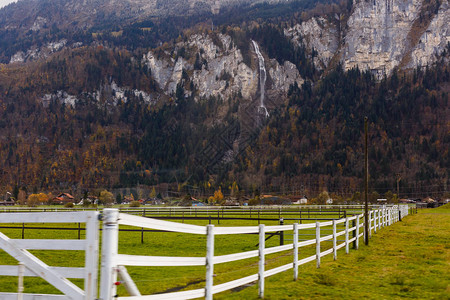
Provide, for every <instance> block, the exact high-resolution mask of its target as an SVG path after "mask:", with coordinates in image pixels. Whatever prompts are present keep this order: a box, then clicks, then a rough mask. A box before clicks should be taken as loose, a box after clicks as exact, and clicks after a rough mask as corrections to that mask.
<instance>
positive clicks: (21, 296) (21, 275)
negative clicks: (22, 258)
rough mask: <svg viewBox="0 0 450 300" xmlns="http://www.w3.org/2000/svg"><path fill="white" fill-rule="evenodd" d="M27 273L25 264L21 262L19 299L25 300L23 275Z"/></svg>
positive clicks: (18, 288)
mask: <svg viewBox="0 0 450 300" xmlns="http://www.w3.org/2000/svg"><path fill="white" fill-rule="evenodd" d="M24 273H25V265H24V264H23V263H21V262H20V263H19V274H18V275H19V282H18V285H17V300H23V291H24V289H23V275H24Z"/></svg>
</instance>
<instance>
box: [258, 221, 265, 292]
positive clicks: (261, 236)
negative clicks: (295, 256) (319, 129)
mask: <svg viewBox="0 0 450 300" xmlns="http://www.w3.org/2000/svg"><path fill="white" fill-rule="evenodd" d="M265 238H266V236H265V230H264V224H260V225H259V264H258V267H259V269H258V288H259V298H264V263H265V257H264V248H265Z"/></svg>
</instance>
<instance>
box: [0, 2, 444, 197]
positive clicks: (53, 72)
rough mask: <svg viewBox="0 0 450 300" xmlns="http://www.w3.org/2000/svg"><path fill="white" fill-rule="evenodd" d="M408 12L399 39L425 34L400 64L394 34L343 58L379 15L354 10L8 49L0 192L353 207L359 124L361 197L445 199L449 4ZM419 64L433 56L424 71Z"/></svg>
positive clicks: (340, 7)
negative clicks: (260, 196)
mask: <svg viewBox="0 0 450 300" xmlns="http://www.w3.org/2000/svg"><path fill="white" fill-rule="evenodd" d="M29 2H30V3H31V2H32V1H29ZM23 3H27V1H23ZM23 3H22V4H23ZM390 3H391V2H390ZM408 3H409V2H407V1H406V2H401V1H397V0H396V1H393V2H392V3H391V4H392V5H390V6H389V10H393V11H394V12H395V13H398V8H401V9H405V11H404V16H405V17H406V16H408V14H416V12H417V16H416V17H417V18H416V19H413V20H412V21H408V22H406V21H405V22H404V23H401V24H403V25H402V26H404V28H409V29H408V30H412V29H414V28H419V27H420V26H422V27H420V28H428V29H427V30H425V31H423V32H424V33H421V31H418V32H419V33H420V36H421V37H420V38H417V37H413V36H412V35H411V34H406V35H404V36H403V38H404V39H405V41H406V40H408V41H410V42H411V44H410V46H408V47H406V48H404V49H403V48H402V49H403V50H401V51H400V52H398V51H397V50H395V49H397V48H396V46H395V44H393V41H392V39H395V38H396V37H395V35H394V36H393V35H392V33H393V32H398V30H400V29H399V28H400V25H401V24H400V23H399V24H400V25H399V24H397V25H396V26H397V27H396V29H395V30H394V29H389V27H386V28H388V29H389V30H386V31H385V34H386V36H385V38H381V40H382V43H384V44H383V45H378V44H377V40H378V39H379V38H380V37H379V36H376V37H373V40H372V41H371V42H369V43H368V44H367V45H369V44H370V45H372V46H370V47H373V48H372V50H371V51H368V52H364V51H365V50H364V49H356V48H355V49H353V48H352V49H353V50H354V52H352V51H353V50H352V51H350V50H349V49H350V48H349V47H353V46H351V44H350V37H353V38H354V39H356V40H353V42H351V43H353V45H363V44H360V43H359V42H358V41H357V34H356V33H355V32H354V31H355V30H356V29H357V28H356V27H354V26H353V25H352V24H356V23H357V21H356V20H357V18H358V15H361V16H362V17H363V18H377V17H382V16H386V13H388V12H389V11H388V10H387V6H386V7H385V6H383V5H384V4H383V5H381V4H380V5H381V6H379V5H378V4H377V5H378V6H376V5H375V6H373V7H369V8H367V5H368V4H365V2H364V3H363V2H357V3H355V4H353V5H351V4H352V3H351V2H343V3H340V4H330V5H323V4H318V5H317V6H316V7H315V8H313V9H311V10H306V9H305V8H306V7H310V3H309V2H304V3H303V2H302V4H299V2H295V1H294V2H292V3H289V4H286V5H290V6H283V5H281V6H280V5H272V6H271V5H269V4H261V5H260V6H246V8H245V9H243V6H240V8H241V9H242V11H241V14H239V13H237V12H236V10H235V7H233V6H232V7H230V8H229V10H228V13H230V14H231V12H234V17H233V18H231V17H230V18H228V21H226V20H224V19H221V18H223V16H224V15H226V12H223V14H220V13H219V14H217V15H214V16H212V15H208V18H209V19H207V20H206V21H205V20H204V19H203V20H200V19H198V18H200V17H199V16H193V17H186V18H183V20H184V21H185V23H184V25H182V26H179V27H176V26H175V27H173V28H172V29H173V32H171V33H169V32H168V31H164V30H165V29H162V28H163V27H160V26H161V24H162V23H160V22H161V20H163V19H161V18H162V17H161V18H159V19H154V18H152V19H145V18H143V19H140V20H131V19H130V20H129V19H127V20H126V21H123V22H124V23H123V24H125V23H127V24H128V25H126V26H125V25H124V26H123V27H121V28H116V29H111V28H109V29H108V26H106V27H105V28H106V29H104V30H106V31H101V30H99V31H98V32H100V33H99V34H98V35H93V34H92V33H93V32H92V28H94V27H91V29H89V30H88V29H86V31H85V32H84V33H83V34H82V35H78V38H80V39H81V40H82V41H83V42H82V44H81V45H74V44H71V43H69V38H68V35H70V36H72V37H74V36H75V35H74V34H75V33H70V34H69V31H70V30H68V31H61V36H60V37H61V38H64V39H66V42H64V43H63V44H62V45H61V47H59V48H58V49H57V50H55V51H53V50H52V51H49V52H47V53H46V54H45V55H44V54H42V47H41V48H39V50H36V49H37V48H33V49H35V50H36V51H37V52H33V53H36V55H35V56H34V58H32V59H31V58H30V56H29V55H28V54H27V53H28V52H27V51H28V50H26V47H25V48H23V49H22V48H20V47H22V46H23V45H24V44H20V43H22V42H23V41H25V40H26V39H17V40H16V41H15V42H14V41H13V40H8V41H12V42H11V44H9V45H8V46H5V47H4V51H3V50H2V51H3V52H2V53H3V55H4V56H3V57H4V58H5V59H6V60H8V57H9V56H8V55H12V54H7V53H8V51H9V52H11V53H12V52H14V51H16V50H18V49H22V50H19V51H22V54H23V57H22V58H23V59H18V60H17V61H16V62H14V63H9V64H3V65H1V71H0V139H1V140H2V142H1V144H0V158H1V159H0V178H1V185H2V186H1V188H2V189H7V190H11V189H12V188H13V187H14V186H19V187H22V188H26V189H27V190H29V191H32V190H45V191H53V190H61V189H64V190H70V191H72V192H73V193H82V192H83V191H85V190H92V189H96V188H108V189H119V188H124V187H130V186H136V185H156V184H162V183H169V185H171V186H172V188H173V189H182V188H183V187H187V186H190V187H191V188H194V189H195V190H196V191H197V192H198V193H200V194H208V193H211V192H212V191H213V190H214V188H219V187H222V190H223V191H224V193H228V192H229V191H228V187H230V186H231V185H232V183H233V182H237V183H238V185H239V186H240V189H241V190H245V191H246V192H247V193H249V194H251V193H255V192H275V193H290V192H292V191H297V192H299V193H300V192H303V193H308V194H310V195H314V194H317V193H319V192H321V191H323V190H328V191H330V192H334V193H337V194H340V195H342V196H345V197H348V196H350V195H351V194H353V193H354V192H356V191H358V190H360V189H361V183H362V176H363V119H364V116H368V118H369V124H370V126H369V128H370V130H369V131H370V134H369V138H370V149H369V158H370V162H371V163H370V186H371V192H378V193H379V194H385V193H386V192H388V191H393V190H394V189H395V188H396V182H397V179H398V178H401V181H400V186H401V196H405V197H406V196H423V195H441V194H442V193H443V192H445V191H446V189H447V186H448V184H449V183H450V182H449V175H450V173H449V172H450V158H449V153H448V149H449V148H450V147H449V146H450V131H449V125H450V119H449V118H450V117H449V116H450V111H449V110H450V105H449V91H450V84H449V78H450V67H449V51H450V46H449V44H448V42H447V43H445V41H446V40H445V39H448V35H447V36H446V35H445V32H448V31H446V30H447V29H448V23H445V22H443V21H442V20H441V19H442V18H444V19H445V18H446V16H448V3H447V2H446V1H441V2H435V4H433V5H431V4H430V5H423V4H418V3H416V2H414V3H413V2H411V3H410V4H408ZM19 4H20V2H19ZM294 4H295V5H296V6H293V5H294ZM413 4H414V5H413ZM302 5H303V6H302ZM293 7H294V8H296V10H292V9H291V10H290V11H287V10H286V9H285V8H293ZM7 8H8V9H11V7H7ZM364 8H365V9H366V10H364ZM394 8H395V9H394ZM413 8H414V9H413ZM373 9H374V10H376V11H375V12H371V11H372V10H373ZM4 11H5V10H1V11H0V15H1V13H4ZM380 11H381V12H382V13H380ZM364 12H371V13H370V14H366V15H365V14H364ZM422 13H423V15H424V16H426V17H427V20H428V21H426V22H425V21H424V23H423V24H422V23H420V20H418V18H420V15H421V14H422ZM261 14H263V15H264V16H266V18H264V19H263V18H260V16H261ZM203 17H204V15H203ZM203 17H202V18H203ZM170 18H173V17H170ZM99 20H100V19H95V20H93V22H94V23H95V22H99ZM108 20H113V18H112V19H110V18H109V17H108ZM211 20H213V24H215V25H214V27H212V26H211ZM415 20H417V21H415ZM1 21H2V22H3V21H4V19H1ZM116 21H117V20H116ZM116 21H114V22H116ZM30 22H31V21H30ZM371 22H374V21H373V20H372V21H371ZM389 22H391V21H389ZM389 22H388V23H389ZM388 23H386V24H388ZM391 23H392V22H391ZM24 24H25V21H24ZM30 24H31V23H30ZM33 24H34V23H33ZM189 24H192V26H191V25H189ZM386 24H385V25H386ZM392 24H394V23H392ZM395 24H396V23H395ZM420 24H422V25H420ZM94 25H95V24H94ZM94 25H92V26H94ZM188 25H189V26H188ZM419 25H420V26H419ZM26 26H28V25H26ZM90 26H91V25H90ZM146 26H148V27H146ZM352 26H353V27H352ZM386 26H387V25H386ZM144 28H150V29H151V30H150V29H144ZM164 28H166V27H164ZM166 29H167V28H166ZM172 29H171V30H172ZM360 29H361V32H366V31H365V30H363V29H362V28H360ZM2 30H3V31H2V34H6V33H8V34H13V33H17V32H18V31H14V30H15V29H14V30H13V29H5V27H3V29H2ZM11 30H12V31H11ZM58 30H60V29H58ZM102 30H103V29H102ZM44 32H51V29H49V30H47V29H46V30H44ZM58 32H59V31H58ZM74 32H75V31H74ZM76 32H78V33H79V32H81V31H76ZM162 32H166V33H167V34H165V35H164V37H161V35H160V34H161V33H162ZM377 32H378V31H377ZM408 32H409V31H408ZM78 33H76V34H78ZM26 34H27V35H28V36H29V37H30V38H34V37H39V38H40V37H42V36H45V35H40V33H36V32H33V30H30V31H29V32H28V33H26ZM52 34H53V33H52ZM377 34H380V33H377ZM17 36H19V35H17ZM369 36H370V35H368V37H369ZM431 36H433V37H434V38H433V39H431ZM84 37H86V39H84ZM87 37H88V38H87ZM368 37H366V38H364V37H363V39H365V41H367V38H368ZM52 38H53V36H52ZM397 38H398V37H397ZM398 39H400V38H398ZM422 39H425V40H423V41H422ZM17 41H20V43H19V44H20V45H22V46H18V45H19V44H17V43H16V42H17ZM75 41H76V39H74V40H73V42H75ZM162 41H165V42H162ZM413 41H416V42H417V43H418V44H414V43H413ZM419 41H421V42H420V43H419ZM428 41H430V42H429V43H428ZM396 42H399V41H396ZM371 43H372V44H371ZM30 45H31V44H30ZM69 45H71V46H69ZM14 47H18V48H14ZM32 47H34V46H32ZM11 49H15V50H14V51H13V50H11ZM376 49H378V50H377V51H375V50H376ZM427 49H428V50H427ZM429 49H431V50H429ZM394 50H395V51H394ZM33 51H34V50H33ZM420 51H422V52H421V53H422V54H423V53H429V51H432V53H433V55H432V56H430V57H429V59H427V60H424V57H426V56H427V55H428V54H423V55H422V54H421V55H419V54H417V55H416V54H415V53H419V52H420ZM258 52H260V53H258ZM352 53H353V54H352ZM362 53H366V54H370V53H372V54H373V57H379V56H380V53H384V54H383V55H391V54H392V53H396V54H395V55H397V56H395V57H394V56H392V59H386V60H385V61H384V62H382V61H376V60H370V59H369V60H368V58H367V57H366V56H364V57H362V56H361V55H362ZM389 53H391V54H389ZM398 53H400V54H398ZM16 54H17V53H16ZM16 54H14V55H12V56H11V57H13V56H15V55H16ZM38 54H39V55H38ZM259 54H260V55H259ZM27 55H28V56H27ZM392 55H393V54H392ZM19 56H20V55H19ZM19 56H16V58H20V57H19ZM414 57H416V58H417V57H421V59H416V60H415V59H414ZM357 61H360V63H356V62H357ZM393 61H395V63H394V64H392V62H393ZM383 63H385V65H383ZM380 66H381V67H380ZM380 70H382V71H380ZM263 79H264V80H263ZM263 106H264V110H262V107H263ZM266 111H267V114H266Z"/></svg>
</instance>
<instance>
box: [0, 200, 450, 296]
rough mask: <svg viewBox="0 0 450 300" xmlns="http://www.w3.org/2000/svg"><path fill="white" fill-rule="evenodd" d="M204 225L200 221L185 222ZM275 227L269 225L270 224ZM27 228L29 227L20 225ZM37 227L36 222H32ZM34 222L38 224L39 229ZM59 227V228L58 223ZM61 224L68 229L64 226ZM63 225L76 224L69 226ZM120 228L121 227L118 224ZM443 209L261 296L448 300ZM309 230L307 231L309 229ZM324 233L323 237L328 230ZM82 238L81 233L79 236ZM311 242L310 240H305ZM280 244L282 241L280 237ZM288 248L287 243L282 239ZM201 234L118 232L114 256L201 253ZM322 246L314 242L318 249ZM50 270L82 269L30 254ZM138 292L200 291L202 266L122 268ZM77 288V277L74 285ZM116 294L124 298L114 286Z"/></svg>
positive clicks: (273, 258)
mask: <svg viewBox="0 0 450 300" xmlns="http://www.w3.org/2000/svg"><path fill="white" fill-rule="evenodd" d="M190 223H194V224H197V225H206V224H207V223H208V221H207V220H205V221H193V222H190ZM270 223H271V224H267V225H275V224H276V222H270ZM28 225H30V224H28ZM36 225H37V224H36ZM40 225H42V224H40ZM237 225H240V226H243V225H251V226H255V225H257V222H255V221H236V220H229V221H225V222H221V224H220V226H237ZM58 226H60V225H58ZM66 226H69V225H66ZM70 226H72V227H76V225H75V224H71V225H70ZM123 228H125V227H123ZM449 229H450V207H443V208H439V209H426V210H421V211H419V214H417V215H411V216H408V217H407V218H405V219H404V220H403V222H398V223H396V224H394V225H393V226H391V227H385V228H383V229H381V230H380V231H378V233H376V234H374V235H373V236H372V239H371V240H370V245H369V246H368V247H367V246H365V245H364V244H363V243H362V241H361V242H360V250H358V251H355V250H350V254H348V255H346V254H345V252H344V249H341V250H339V252H338V260H337V261H336V262H334V261H332V256H330V255H329V256H326V257H323V258H322V266H321V268H320V269H316V267H315V263H314V262H311V263H309V264H306V265H302V266H300V269H299V278H300V279H299V280H298V281H297V282H294V281H293V280H292V277H293V276H292V271H287V272H284V273H281V274H278V275H275V276H273V277H269V278H267V279H266V289H265V295H266V299H299V298H303V299H311V298H314V299H318V298H320V299H335V298H344V299H345V298H353V297H367V298H370V299H392V298H394V299H395V298H417V299H450V298H449V296H448V295H450V285H449V282H450V275H449V274H450V273H449V270H450V269H449V267H450V234H449ZM1 231H2V232H3V233H5V234H6V235H8V236H9V237H11V238H20V237H21V230H18V229H2V230H1ZM311 233H312V232H311ZM328 234H329V233H328ZM25 235H26V238H51V237H52V238H54V237H55V236H57V237H58V238H67V239H76V238H77V232H76V231H52V230H45V231H38V230H27V231H26V234H25ZM82 238H84V233H83V232H82ZM310 238H312V237H310ZM286 239H289V237H288V236H286ZM257 243H258V236H257V235H232V236H217V237H216V241H215V254H216V255H222V254H229V253H236V252H242V251H249V250H255V249H257V247H256V244H257ZM286 243H290V241H288V240H287V241H286ZM205 245H206V237H205V236H199V235H188V234H180V233H145V235H144V243H143V244H141V233H140V232H121V233H120V245H119V253H123V254H136V255H165V256H204V255H205V252H206V248H205ZM277 245H279V238H278V237H273V238H271V239H269V240H268V241H267V244H266V247H270V246H277ZM329 247H330V243H329V242H328V243H326V242H324V243H322V249H327V248H329ZM32 253H34V254H36V255H37V256H38V257H40V258H42V259H43V260H44V261H45V262H47V263H49V264H50V265H58V266H62V265H63V266H82V264H83V260H84V255H83V254H82V252H80V251H32ZM313 253H314V247H309V248H301V249H300V258H303V257H307V256H309V255H312V254H313ZM291 261H292V254H291V251H285V252H283V253H281V254H280V253H278V254H272V255H267V256H266V263H267V265H266V269H270V268H273V267H277V266H280V265H283V264H286V263H289V262H291ZM15 263H16V262H15V261H14V259H12V258H10V257H9V256H7V255H6V253H3V252H0V265H4V264H15ZM257 265H258V263H257V259H256V258H255V259H246V260H243V261H238V262H232V263H226V264H220V265H215V267H214V270H215V274H216V275H217V276H215V277H214V283H215V284H219V283H223V282H226V281H229V280H233V279H238V278H241V277H244V276H247V275H250V274H254V273H257V268H258V266H257ZM128 271H129V273H130V275H131V277H132V278H133V279H134V280H135V282H136V284H137V286H138V288H139V289H140V291H141V293H142V294H152V293H159V292H165V291H178V290H190V289H195V288H202V287H204V278H205V268H204V267H177V268H176V267H162V268H161V267H158V268H157V267H152V268H149V267H128ZM74 282H75V283H76V284H78V285H80V286H82V281H81V280H76V281H74ZM0 291H1V292H16V291H17V277H2V278H0ZM25 292H28V293H31V292H33V293H57V291H56V290H55V289H54V288H52V287H50V286H49V285H47V284H45V283H44V282H43V281H42V280H41V279H37V278H25ZM118 294H119V295H126V292H125V289H124V288H123V287H122V286H119V288H118ZM215 298H217V299H225V298H226V299H229V298H231V299H242V298H249V299H257V298H258V291H257V285H253V286H250V287H246V288H243V289H240V291H232V292H224V293H221V294H218V295H215Z"/></svg>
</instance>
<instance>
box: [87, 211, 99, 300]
mask: <svg viewBox="0 0 450 300" xmlns="http://www.w3.org/2000/svg"><path fill="white" fill-rule="evenodd" d="M98 224H99V220H98V214H93V215H89V217H88V220H87V221H86V249H85V250H86V251H85V252H86V253H85V259H84V260H85V262H84V265H85V271H84V272H85V274H84V292H85V295H86V300H95V299H97V293H98V286H97V284H98V247H99V246H98V240H99V227H98Z"/></svg>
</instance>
